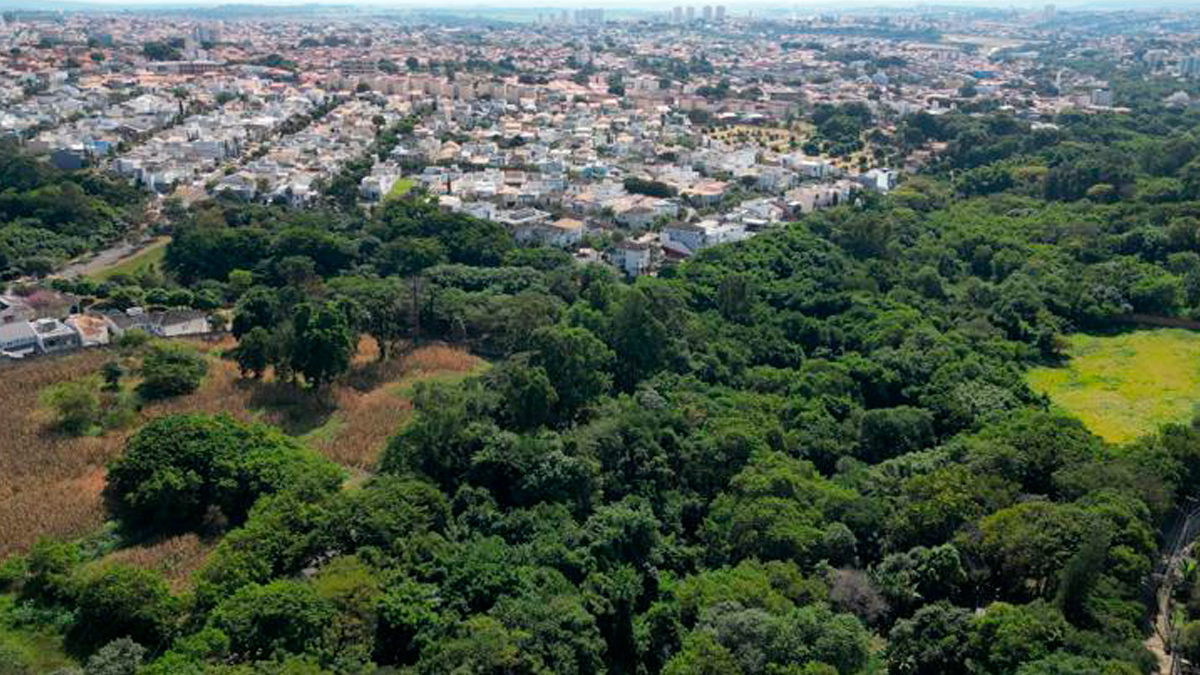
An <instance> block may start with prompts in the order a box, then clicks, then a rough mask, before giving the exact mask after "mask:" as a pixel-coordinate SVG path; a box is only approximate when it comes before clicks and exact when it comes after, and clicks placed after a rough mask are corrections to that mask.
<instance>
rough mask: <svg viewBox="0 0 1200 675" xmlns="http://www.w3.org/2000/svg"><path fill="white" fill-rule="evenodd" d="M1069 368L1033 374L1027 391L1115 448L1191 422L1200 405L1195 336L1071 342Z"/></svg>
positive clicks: (1143, 333) (1168, 333)
mask: <svg viewBox="0 0 1200 675" xmlns="http://www.w3.org/2000/svg"><path fill="white" fill-rule="evenodd" d="M1069 353H1070V356H1071V360H1070V361H1069V362H1068V363H1067V364H1066V365H1065V366H1063V367H1061V368H1035V369H1033V370H1032V371H1030V372H1029V376H1028V380H1029V385H1030V387H1032V388H1033V389H1034V390H1035V391H1038V392H1041V393H1044V394H1046V395H1047V396H1049V397H1050V400H1051V401H1053V403H1054V405H1056V406H1058V407H1059V408H1062V409H1063V410H1065V411H1067V412H1069V413H1071V414H1073V415H1075V416H1077V417H1079V419H1081V420H1083V422H1084V424H1086V425H1087V427H1088V428H1089V429H1091V430H1092V431H1093V432H1095V433H1096V434H1098V435H1099V436H1101V437H1103V438H1105V439H1106V440H1108V441H1112V442H1114V443H1123V442H1126V441H1131V440H1133V439H1135V438H1137V437H1139V436H1143V435H1145V434H1149V433H1153V432H1154V430H1155V429H1157V428H1158V427H1159V426H1160V425H1162V424H1165V423H1168V422H1186V421H1188V420H1190V419H1191V416H1192V411H1193V406H1194V405H1195V404H1196V403H1200V333H1195V332H1191V331H1187V330H1182V329H1174V328H1167V329H1153V330H1137V331H1131V332H1127V333H1122V334H1119V335H1113V336H1094V335H1073V336H1071V337H1070V350H1069Z"/></svg>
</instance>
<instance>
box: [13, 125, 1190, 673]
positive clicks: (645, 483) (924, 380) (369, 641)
mask: <svg viewBox="0 0 1200 675" xmlns="http://www.w3.org/2000/svg"><path fill="white" fill-rule="evenodd" d="M1197 129H1200V116H1197V115H1196V114H1195V113H1191V112H1184V111H1176V110H1169V109H1161V108H1155V109H1152V110H1137V111H1135V112H1134V113H1133V114H1130V115H1124V116H1120V115H1114V114H1097V115H1082V114H1075V113H1068V114H1064V115H1062V116H1061V117H1060V118H1059V119H1057V120H1056V124H1054V125H1043V126H1040V127H1039V128H1037V129H1033V128H1030V126H1029V125H1028V124H1027V123H1025V122H1021V121H1019V120H1016V119H1013V118H1011V117H1007V116H1004V115H985V116H968V115H946V116H941V117H932V116H928V115H917V116H913V117H909V118H905V119H904V120H902V121H901V123H900V124H899V126H898V128H897V131H896V136H895V139H894V142H895V143H897V144H898V145H900V146H906V147H919V146H922V145H924V144H926V143H928V142H931V141H934V142H940V143H946V144H947V145H946V150H945V152H943V153H941V154H940V155H938V157H937V159H936V160H935V162H934V164H933V165H931V166H930V168H929V171H928V172H927V173H926V174H924V175H922V176H916V177H911V178H909V179H908V180H907V181H906V182H905V183H904V184H903V185H902V186H901V187H900V189H898V190H896V191H895V192H894V193H893V194H891V195H889V196H887V197H876V198H864V199H863V200H861V201H860V202H859V203H858V204H856V205H854V206H846V207H841V208H838V209H834V210H830V211H826V212H822V213H819V214H815V215H812V216H808V217H806V218H805V219H803V220H802V221H801V222H798V223H794V224H790V225H787V226H783V227H779V228H777V229H775V230H772V231H769V232H766V233H763V234H761V235H759V236H757V237H755V238H753V239H751V240H748V241H746V242H742V243H739V244H735V245H727V246H719V247H716V248H712V249H708V250H705V251H703V252H701V253H699V254H698V255H696V256H694V257H693V258H691V259H689V260H688V261H686V262H684V263H681V264H679V265H677V266H674V267H669V268H667V269H664V270H663V272H662V273H661V274H660V275H659V277H657V278H640V279H638V280H637V281H636V282H632V283H630V282H626V281H624V280H621V279H619V278H617V277H616V276H615V275H614V274H613V273H612V272H611V271H609V270H606V269H605V268H602V267H599V266H580V265H577V264H576V263H575V262H574V261H573V260H572V258H571V257H570V256H569V255H567V254H564V253H562V252H558V251H551V250H544V249H520V248H517V247H515V245H514V244H513V243H512V241H511V240H510V238H509V236H508V235H507V233H506V232H505V231H504V230H503V229H502V228H501V227H500V226H498V225H495V224H492V223H488V222H485V221H479V220H475V219H472V218H469V217H466V216H462V215H455V214H446V213H442V212H440V211H438V210H437V209H436V207H435V206H433V205H432V204H431V203H430V202H428V201H426V200H425V199H424V198H422V197H420V196H419V195H417V196H413V197H411V198H406V199H402V200H396V201H392V202H389V203H388V204H387V205H386V206H385V207H384V208H382V209H380V210H379V211H378V212H376V213H373V214H370V215H366V214H362V213H358V212H355V211H345V210H329V211H323V210H313V211H305V212H294V211H287V210H285V209H282V208H279V207H266V206H252V205H242V204H234V203H229V202H208V203H204V204H200V205H198V206H197V207H195V208H194V209H192V210H191V211H190V212H189V213H188V214H187V215H186V216H185V220H184V221H183V222H180V223H179V224H177V225H176V229H175V231H174V233H173V234H174V240H173V242H172V243H171V245H170V248H169V250H168V253H167V257H166V266H167V274H166V275H165V276H164V275H153V274H152V275H148V276H147V277H146V278H142V279H118V280H116V281H113V282H110V283H106V284H103V285H96V284H92V283H91V282H79V283H77V284H74V285H71V284H65V285H64V286H65V287H69V288H71V289H72V290H76V291H79V292H83V293H89V294H94V295H97V296H100V297H102V298H103V297H105V296H113V295H116V296H118V297H138V294H139V293H148V292H150V291H151V290H153V289H155V288H162V287H172V286H176V285H180V284H182V285H185V286H187V287H188V288H189V289H192V290H193V291H195V292H196V293H209V294H211V295H212V296H213V297H217V298H220V299H221V301H222V302H229V303H232V304H233V305H234V306H235V307H236V309H235V312H234V318H233V323H232V330H233V332H234V334H235V335H236V336H237V337H238V338H239V345H238V347H237V348H236V349H234V350H232V351H231V352H230V353H229V355H228V356H229V358H232V359H236V360H237V362H238V364H239V366H241V368H242V370H243V372H244V373H245V376H246V377H248V378H253V377H261V376H263V375H264V374H265V373H267V372H269V371H270V372H273V373H274V375H275V377H277V378H280V377H281V378H287V379H293V380H295V381H296V382H297V384H298V386H306V387H309V388H311V389H312V390H314V395H315V394H316V393H319V391H320V389H321V387H322V386H324V385H325V384H326V383H328V382H330V381H332V380H335V379H336V378H338V377H339V376H341V375H342V373H344V372H345V370H346V369H347V367H348V365H349V359H350V356H351V352H352V350H353V348H354V345H356V344H357V337H358V335H360V334H366V335H369V336H371V337H373V338H375V339H376V340H377V341H378V342H379V344H380V347H381V348H380V355H381V358H392V357H394V354H395V353H396V352H397V351H400V350H403V349H406V348H407V347H408V346H409V345H411V344H413V343H416V342H420V341H430V340H444V341H448V342H453V343H457V344H465V345H469V346H470V347H471V348H472V349H473V350H474V351H475V352H477V353H479V354H482V355H486V356H487V357H488V358H489V359H490V360H491V361H492V367H491V368H489V369H488V370H487V371H486V372H485V373H484V374H482V375H479V376H477V377H474V378H471V379H469V380H467V381H466V382H463V383H461V384H430V385H425V386H422V387H420V388H419V390H418V391H417V393H416V396H415V401H414V405H415V408H416V413H415V416H414V417H413V419H412V420H411V422H409V423H408V424H406V425H405V426H404V427H403V428H401V429H397V430H396V434H395V435H394V436H393V437H392V439H391V440H390V442H389V443H388V446H387V449H386V451H385V453H384V455H383V458H382V461H381V462H380V464H379V466H378V467H376V470H375V472H374V473H373V475H372V476H371V477H370V478H369V479H367V480H366V481H365V482H364V481H361V480H360V481H355V482H353V483H351V484H350V485H351V486H350V487H344V485H345V483H344V479H345V478H346V476H344V475H343V473H342V471H341V470H340V469H339V468H338V467H336V466H335V465H333V464H331V463H330V462H328V461H327V460H324V459H321V458H319V457H317V456H316V455H314V454H312V453H310V452H309V451H307V450H305V449H303V448H302V447H301V446H300V445H299V444H298V443H297V442H295V441H294V440H292V439H291V438H289V437H287V436H285V435H283V434H282V433H280V432H278V431H276V430H273V429H270V428H268V427H265V426H263V425H259V424H250V423H243V422H239V421H236V420H233V419H231V418H228V417H220V416H218V417H211V416H205V415H177V416H168V417H162V418H159V419H157V420H155V421H153V422H151V423H150V424H148V425H147V426H145V427H144V428H143V429H141V430H140V431H138V432H137V433H136V434H135V435H134V436H133V437H132V438H131V440H130V441H129V443H128V445H127V447H126V448H125V451H124V453H123V455H122V456H121V457H120V458H119V459H118V460H116V461H115V462H114V463H113V464H112V465H111V466H110V467H109V473H108V487H107V494H108V498H109V500H110V504H111V509H112V515H113V517H114V518H115V519H117V520H118V521H119V523H120V524H121V526H122V528H123V530H124V531H125V532H126V534H127V536H128V537H130V538H131V539H133V540H136V539H139V538H149V537H154V536H158V535H163V534H169V533H178V532H200V533H204V534H206V535H207V536H222V537H223V539H222V540H221V543H220V545H219V546H218V547H217V549H216V551H215V553H214V554H213V555H212V556H211V557H210V559H209V560H208V561H207V562H206V563H205V565H204V567H203V568H202V569H201V570H200V571H199V572H198V573H197V576H196V583H195V586H194V590H192V591H190V592H188V593H187V594H185V595H175V594H173V593H172V592H171V591H170V589H169V588H168V587H167V585H166V583H165V581H164V580H163V579H162V578H161V577H160V576H159V575H157V574H156V573H154V572H150V571H146V570H142V569H138V568H135V567H128V566H121V565H113V566H108V567H104V568H101V569H96V568H95V567H94V566H87V565H84V563H85V562H86V561H87V560H88V556H89V551H88V549H87V547H86V546H81V545H80V544H78V543H73V542H54V541H43V542H42V543H40V544H38V545H37V546H36V547H34V549H33V550H32V551H30V552H29V553H28V554H27V555H25V556H20V557H16V558H13V559H11V560H9V561H8V563H7V564H6V565H5V567H4V572H3V575H0V576H2V580H3V582H4V583H5V584H7V586H8V587H9V589H10V591H11V592H12V593H13V594H15V597H16V598H18V599H19V602H21V603H23V604H22V606H23V607H25V608H26V610H25V611H26V612H27V613H28V614H29V615H30V616H32V617H35V618H36V620H40V621H44V622H58V623H59V625H61V627H62V629H63V630H64V631H65V632H66V634H67V636H68V643H69V645H70V646H71V648H72V649H73V650H75V651H76V652H77V653H78V654H80V655H82V656H84V657H87V656H91V658H92V662H93V663H100V664H101V666H103V665H104V664H109V663H124V662H129V661H130V660H134V661H141V660H144V662H145V663H146V664H147V665H145V666H143V667H142V669H141V670H140V671H139V672H141V673H143V674H144V675H168V674H169V675H180V674H182V675H190V674H200V673H212V674H229V675H232V674H240V673H294V674H300V673H304V674H308V673H313V674H316V673H338V674H343V673H345V674H352V673H372V672H374V673H385V672H400V673H414V674H425V673H429V674H434V673H438V674H440V673H497V674H499V673H531V674H533V673H536V674H547V675H548V674H551V673H553V674H556V675H567V674H572V673H581V674H582V673H610V674H612V675H622V674H628V675H635V674H637V675H643V674H644V675H655V674H658V673H662V674H664V675H684V674H689V675H691V674H704V673H712V674H714V675H717V674H720V675H731V674H732V675H739V674H740V675H834V674H838V675H851V674H855V673H882V672H888V673H893V674H894V675H918V674H928V673H938V674H942V675H955V674H959V673H962V674H970V675H1076V674H1078V675H1083V674H1094V673H1101V674H1104V675H1135V674H1139V673H1151V672H1154V671H1155V670H1156V668H1157V663H1156V660H1155V658H1154V657H1153V655H1152V654H1151V653H1150V652H1149V651H1148V650H1147V649H1146V648H1145V647H1143V641H1144V639H1145V637H1146V635H1147V617H1148V614H1149V612H1150V611H1151V608H1150V607H1148V606H1147V596H1146V587H1147V586H1146V585H1147V583H1148V578H1149V576H1150V572H1151V570H1152V568H1153V567H1154V565H1155V563H1156V561H1157V558H1158V555H1159V550H1160V548H1161V546H1162V534H1161V533H1162V532H1163V531H1164V529H1166V528H1167V527H1169V525H1170V524H1171V523H1172V522H1173V520H1174V519H1175V517H1176V516H1177V514H1178V513H1179V508H1180V505H1182V504H1184V503H1186V502H1188V501H1190V500H1193V499H1195V498H1198V497H1200V475H1197V472H1198V471H1200V430H1197V428H1194V427H1193V426H1188V425H1173V426H1167V427H1164V428H1162V429H1161V430H1160V431H1159V432H1158V433H1156V434H1154V435H1152V436H1149V437H1146V438H1143V439H1141V440H1138V441H1136V442H1133V443H1131V444H1128V445H1124V446H1114V445H1110V444H1108V443H1106V442H1104V441H1103V440H1101V439H1100V438H1098V437H1097V436H1095V435H1093V434H1091V433H1089V432H1088V431H1087V429H1085V428H1084V426H1083V425H1082V424H1081V423H1079V422H1078V421H1077V420H1074V419H1072V418H1069V417H1065V416H1063V415H1061V414H1058V413H1055V412H1052V411H1050V410H1049V406H1048V403H1047V401H1045V400H1044V399H1043V398H1041V397H1039V396H1037V395H1035V394H1034V393H1033V392H1031V391H1030V390H1029V388H1028V387H1027V385H1026V384H1025V380H1024V379H1023V374H1024V372H1025V370H1026V369H1027V368H1029V367H1030V366H1032V365H1035V364H1044V363H1053V362H1055V361H1056V360H1059V359H1061V358H1062V349H1063V341H1062V336H1063V335H1065V334H1068V333H1070V332H1073V331H1081V330H1096V329H1104V328H1108V327H1111V326H1112V325H1114V324H1115V323H1116V322H1118V321H1119V320H1122V319H1123V318H1124V317H1127V316H1129V315H1131V314H1149V315H1162V316H1173V317H1195V316H1197V315H1198V314H1200V201H1198V200H1200V140H1198V138H1197V137H1196V136H1195V135H1194V133H1193V132H1194V131H1195V130H1197ZM2 208H3V207H2V206H0V209H2ZM1197 595H1198V597H1200V593H1198V594H1197ZM31 620H32V619H31ZM1193 633H1194V634H1195V640H1193V642H1195V643H1196V644H1190V643H1185V644H1184V648H1186V649H1190V650H1192V651H1191V652H1189V653H1196V652H1198V651H1200V630H1195V631H1193ZM123 660H124V661H123ZM89 668H92V666H91V665H89ZM96 672H127V671H116V670H113V671H99V670H97V671H96ZM128 672H132V671H128Z"/></svg>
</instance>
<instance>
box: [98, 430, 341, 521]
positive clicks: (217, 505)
mask: <svg viewBox="0 0 1200 675" xmlns="http://www.w3.org/2000/svg"><path fill="white" fill-rule="evenodd" d="M340 479H341V474H340V472H339V471H338V469H337V467H336V466H334V465H333V464H332V463H330V462H328V461H326V460H324V459H321V458H319V457H318V456H317V455H315V454H313V453H311V452H310V451H308V450H305V449H304V448H302V447H301V446H300V445H299V444H298V443H296V441H294V440H292V439H290V438H288V437H287V436H284V435H283V434H282V433H281V432H279V431H277V430H274V429H271V428H269V427H266V426H263V425H260V424H247V423H245V422H241V421H238V420H235V419H234V418H232V417H229V416H227V415H219V416H210V415H171V416H166V417H160V418H158V419H156V420H154V421H152V422H150V423H149V424H147V425H146V426H145V427H143V428H142V429H141V430H140V431H138V433H137V434H136V435H134V436H133V437H132V438H131V439H130V440H129V442H128V443H127V444H126V446H125V452H124V453H123V454H122V456H121V457H120V458H118V459H117V460H116V461H114V462H112V463H111V464H110V466H109V472H108V488H107V489H108V494H109V498H110V503H111V506H112V509H113V511H114V513H115V514H116V515H117V517H119V518H120V519H121V520H122V522H123V523H124V524H125V525H126V526H128V527H132V528H134V529H136V530H141V529H147V528H148V529H151V530H154V531H171V530H186V529H191V528H196V527H199V526H200V525H201V524H203V522H204V521H205V519H206V518H210V517H213V516H220V517H222V518H226V519H229V520H230V521H232V522H233V523H234V524H237V523H239V522H241V521H242V520H244V519H245V517H246V513H247V512H248V511H249V509H250V507H251V506H252V505H253V504H254V501H255V500H256V499H257V498H258V497H259V495H262V494H266V493H271V492H277V491H279V490H281V489H283V488H285V487H292V488H300V487H304V486H314V485H315V486H316V487H317V488H318V489H328V490H332V489H334V488H336V487H337V486H338V484H339V483H340Z"/></svg>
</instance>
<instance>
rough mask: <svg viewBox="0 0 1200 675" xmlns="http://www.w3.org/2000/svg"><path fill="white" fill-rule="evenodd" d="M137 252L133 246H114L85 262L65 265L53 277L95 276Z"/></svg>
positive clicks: (123, 244)
mask: <svg viewBox="0 0 1200 675" xmlns="http://www.w3.org/2000/svg"><path fill="white" fill-rule="evenodd" d="M137 251H138V248H137V246H136V245H135V244H129V243H120V244H114V245H113V246H110V247H108V248H106V249H104V250H103V251H100V252H99V253H97V254H96V255H94V256H92V257H91V258H89V259H87V260H81V261H76V262H73V263H71V264H70V265H67V266H66V267H64V268H62V269H61V270H59V271H58V273H57V274H55V276H59V277H65V278H67V279H72V278H75V277H84V276H88V275H91V274H96V273H97V272H100V271H102V270H105V269H107V268H109V267H112V266H113V265H115V264H117V263H118V262H120V261H121V260H123V259H125V258H128V257H129V256H131V255H133V254H135V253H137Z"/></svg>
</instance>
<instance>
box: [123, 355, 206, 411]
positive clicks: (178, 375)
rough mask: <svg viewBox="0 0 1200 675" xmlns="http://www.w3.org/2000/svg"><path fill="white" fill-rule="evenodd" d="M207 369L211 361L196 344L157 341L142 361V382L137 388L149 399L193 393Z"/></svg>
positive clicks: (198, 386)
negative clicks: (197, 348)
mask: <svg viewBox="0 0 1200 675" xmlns="http://www.w3.org/2000/svg"><path fill="white" fill-rule="evenodd" d="M207 373H208V362H207V361H205V360H204V356H203V355H202V354H200V352H198V351H196V349H195V348H193V347H190V346H187V345H182V344H174V343H169V342H158V343H155V344H153V345H152V346H151V348H150V353H149V354H147V355H146V358H145V359H144V360H143V361H142V384H141V386H140V387H139V388H138V391H139V392H140V393H141V395H142V396H143V397H145V398H148V399H159V398H169V397H171V396H180V395H183V394H190V393H192V392H194V391H196V390H197V389H199V388H200V382H201V381H202V380H203V379H204V376H205V375H206V374H207Z"/></svg>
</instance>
